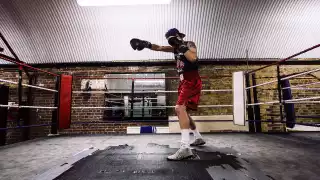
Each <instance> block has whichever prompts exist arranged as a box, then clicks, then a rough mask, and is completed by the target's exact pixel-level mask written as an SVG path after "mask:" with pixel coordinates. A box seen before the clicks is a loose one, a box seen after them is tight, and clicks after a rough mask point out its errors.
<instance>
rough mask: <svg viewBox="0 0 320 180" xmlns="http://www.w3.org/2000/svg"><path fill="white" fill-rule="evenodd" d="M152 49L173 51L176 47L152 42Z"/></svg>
mask: <svg viewBox="0 0 320 180" xmlns="http://www.w3.org/2000/svg"><path fill="white" fill-rule="evenodd" d="M151 50H153V51H162V52H173V50H174V48H173V47H171V46H159V45H156V44H152V47H151Z"/></svg>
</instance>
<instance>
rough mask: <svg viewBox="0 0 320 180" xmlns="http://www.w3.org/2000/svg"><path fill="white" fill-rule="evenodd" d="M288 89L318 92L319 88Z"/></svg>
mask: <svg viewBox="0 0 320 180" xmlns="http://www.w3.org/2000/svg"><path fill="white" fill-rule="evenodd" d="M290 89H296V90H308V91H320V88H299V87H296V88H290Z"/></svg>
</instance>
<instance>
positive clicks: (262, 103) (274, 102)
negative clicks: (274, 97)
mask: <svg viewBox="0 0 320 180" xmlns="http://www.w3.org/2000/svg"><path fill="white" fill-rule="evenodd" d="M278 103H279V101H269V102H261V103H252V104H247V106H255V105H264V104H278Z"/></svg>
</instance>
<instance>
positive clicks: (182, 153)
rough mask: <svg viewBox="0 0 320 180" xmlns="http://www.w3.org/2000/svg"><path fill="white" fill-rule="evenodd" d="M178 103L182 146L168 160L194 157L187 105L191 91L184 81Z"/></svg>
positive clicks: (179, 92)
mask: <svg viewBox="0 0 320 180" xmlns="http://www.w3.org/2000/svg"><path fill="white" fill-rule="evenodd" d="M178 94H179V97H178V101H177V103H176V107H175V110H176V113H177V116H178V119H179V124H180V129H181V144H180V149H179V150H178V151H177V152H176V153H175V154H173V155H171V156H169V157H168V158H167V159H168V160H183V159H187V158H190V157H192V156H193V153H192V151H191V149H190V144H189V143H190V121H189V117H188V114H187V109H186V104H187V102H188V97H189V96H190V91H189V89H188V86H187V85H186V84H185V82H184V81H182V82H181V84H180V85H179V90H178Z"/></svg>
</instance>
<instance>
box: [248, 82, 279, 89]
mask: <svg viewBox="0 0 320 180" xmlns="http://www.w3.org/2000/svg"><path fill="white" fill-rule="evenodd" d="M275 82H278V80H273V81H268V82H265V83H261V84H257V85H254V86H249V87H247V88H246V90H248V89H251V88H255V87H259V86H263V85H267V84H272V83H275Z"/></svg>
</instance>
